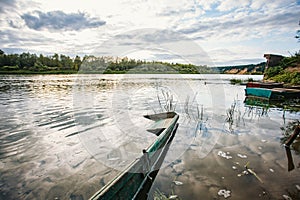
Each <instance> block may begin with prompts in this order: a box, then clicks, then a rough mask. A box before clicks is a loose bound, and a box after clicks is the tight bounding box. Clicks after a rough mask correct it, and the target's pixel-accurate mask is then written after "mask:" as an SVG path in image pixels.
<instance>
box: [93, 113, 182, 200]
mask: <svg viewBox="0 0 300 200" xmlns="http://www.w3.org/2000/svg"><path fill="white" fill-rule="evenodd" d="M160 116H161V115H160ZM165 116H167V117H172V118H167V119H168V121H169V124H168V125H169V126H168V127H165V128H164V130H163V131H162V132H161V134H160V135H159V136H158V137H157V139H156V140H155V141H154V142H153V143H152V144H151V145H150V146H149V147H148V148H147V149H145V150H143V151H144V154H143V155H142V156H141V157H139V158H137V159H136V160H135V161H133V162H132V163H131V164H130V165H129V166H128V167H127V168H126V169H125V170H124V171H122V172H121V173H120V174H119V175H118V176H116V177H115V178H114V179H113V180H112V181H110V182H109V183H108V184H107V185H105V186H104V187H103V188H102V189H101V190H99V191H98V192H96V193H95V194H94V195H93V196H92V197H91V198H90V199H93V200H94V199H103V200H111V199H114V200H115V199H147V193H148V191H149V189H150V188H151V185H152V182H153V180H154V178H155V177H156V175H157V173H158V170H159V168H160V166H161V164H162V162H163V160H164V158H165V155H166V154H167V151H168V149H169V145H170V143H171V142H172V140H173V138H174V135H175V133H176V130H177V127H178V124H177V121H178V118H179V116H178V115H177V114H174V115H170V114H167V115H165ZM152 118H155V117H154V116H152ZM169 119H171V120H169ZM155 120H158V121H159V120H165V119H161V117H159V119H156V118H155ZM158 121H156V123H158ZM166 125H167V124H166Z"/></svg>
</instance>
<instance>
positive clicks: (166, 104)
mask: <svg viewBox="0 0 300 200" xmlns="http://www.w3.org/2000/svg"><path fill="white" fill-rule="evenodd" d="M161 94H162V98H161V97H160V95H159V93H157V100H158V104H159V107H160V109H161V112H174V111H175V109H176V102H175V101H174V97H173V94H171V93H170V92H169V91H166V90H163V89H162V90H161Z"/></svg>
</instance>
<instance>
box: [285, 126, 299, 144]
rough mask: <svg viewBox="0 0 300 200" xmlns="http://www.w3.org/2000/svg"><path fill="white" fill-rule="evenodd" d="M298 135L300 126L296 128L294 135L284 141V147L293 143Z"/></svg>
mask: <svg viewBox="0 0 300 200" xmlns="http://www.w3.org/2000/svg"><path fill="white" fill-rule="evenodd" d="M299 133H300V126H297V127H296V128H295V130H294V133H293V134H292V135H291V136H290V137H289V139H288V140H287V141H286V143H285V145H286V146H288V147H289V146H290V145H291V144H292V143H293V142H294V140H295V139H296V138H297V136H298V134H299Z"/></svg>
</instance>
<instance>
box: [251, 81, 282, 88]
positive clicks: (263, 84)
mask: <svg viewBox="0 0 300 200" xmlns="http://www.w3.org/2000/svg"><path fill="white" fill-rule="evenodd" d="M246 86H247V87H249V88H269V89H271V88H283V83H267V82H248V83H247V84H246Z"/></svg>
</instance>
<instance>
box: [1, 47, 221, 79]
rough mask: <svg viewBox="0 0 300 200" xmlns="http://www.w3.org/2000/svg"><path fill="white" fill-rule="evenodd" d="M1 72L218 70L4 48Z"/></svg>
mask: <svg viewBox="0 0 300 200" xmlns="http://www.w3.org/2000/svg"><path fill="white" fill-rule="evenodd" d="M0 73H186V74H199V73H217V71H216V69H213V68H211V67H208V66H196V65H192V64H181V63H167V62H158V61H145V60H135V59H129V58H127V57H125V58H119V57H112V56H106V57H96V56H93V55H86V56H84V57H83V58H82V59H81V58H80V57H79V56H76V57H75V58H70V57H69V56H66V55H63V54H60V55H58V54H54V55H52V56H45V55H42V54H40V55H36V54H32V53H28V52H27V53H21V54H5V53H4V52H3V51H2V50H0Z"/></svg>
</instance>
